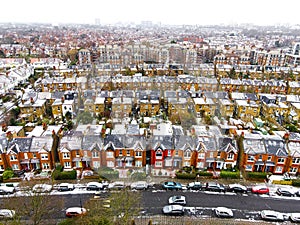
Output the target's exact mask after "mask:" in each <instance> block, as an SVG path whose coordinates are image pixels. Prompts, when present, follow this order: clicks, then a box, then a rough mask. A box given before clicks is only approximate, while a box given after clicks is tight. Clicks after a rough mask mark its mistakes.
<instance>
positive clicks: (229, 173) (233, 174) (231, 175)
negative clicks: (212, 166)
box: [220, 171, 240, 179]
mask: <svg viewBox="0 0 300 225" xmlns="http://www.w3.org/2000/svg"><path fill="white" fill-rule="evenodd" d="M220 177H221V178H225V179H228V178H229V179H239V178H240V171H236V172H232V171H221V173H220Z"/></svg>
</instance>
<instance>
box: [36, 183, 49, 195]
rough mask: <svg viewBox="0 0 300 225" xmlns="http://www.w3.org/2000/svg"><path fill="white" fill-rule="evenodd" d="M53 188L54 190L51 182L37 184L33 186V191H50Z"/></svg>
mask: <svg viewBox="0 0 300 225" xmlns="http://www.w3.org/2000/svg"><path fill="white" fill-rule="evenodd" d="M51 190H52V185H50V184H36V185H34V186H33V188H32V191H33V192H36V193H41V192H50V191H51Z"/></svg>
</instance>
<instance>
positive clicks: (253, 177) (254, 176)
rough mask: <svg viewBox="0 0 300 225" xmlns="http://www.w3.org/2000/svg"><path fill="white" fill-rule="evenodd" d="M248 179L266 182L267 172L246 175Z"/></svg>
mask: <svg viewBox="0 0 300 225" xmlns="http://www.w3.org/2000/svg"><path fill="white" fill-rule="evenodd" d="M246 175H247V179H250V180H264V179H265V178H266V177H267V173H265V172H248V173H246Z"/></svg>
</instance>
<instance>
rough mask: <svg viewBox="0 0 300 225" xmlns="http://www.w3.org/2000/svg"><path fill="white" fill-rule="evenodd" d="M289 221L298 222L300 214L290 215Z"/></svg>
mask: <svg viewBox="0 0 300 225" xmlns="http://www.w3.org/2000/svg"><path fill="white" fill-rule="evenodd" d="M290 219H291V221H293V222H300V213H291V214H290Z"/></svg>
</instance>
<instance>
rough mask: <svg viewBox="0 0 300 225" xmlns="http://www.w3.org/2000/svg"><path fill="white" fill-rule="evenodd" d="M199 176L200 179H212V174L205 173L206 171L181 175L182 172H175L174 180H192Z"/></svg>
mask: <svg viewBox="0 0 300 225" xmlns="http://www.w3.org/2000/svg"><path fill="white" fill-rule="evenodd" d="M198 175H199V176H201V177H212V176H213V174H212V173H210V172H206V171H199V172H197V173H182V172H176V178H178V179H189V180H193V179H195V178H196V177H197V176H198Z"/></svg>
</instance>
